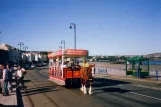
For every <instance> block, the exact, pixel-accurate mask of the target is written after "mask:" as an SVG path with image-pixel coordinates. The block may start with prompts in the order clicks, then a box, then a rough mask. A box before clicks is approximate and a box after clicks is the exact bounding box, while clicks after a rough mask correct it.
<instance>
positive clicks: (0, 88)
mask: <svg viewBox="0 0 161 107" xmlns="http://www.w3.org/2000/svg"><path fill="white" fill-rule="evenodd" d="M2 80H3V70H2V65H1V64H0V93H2V92H3V82H2Z"/></svg>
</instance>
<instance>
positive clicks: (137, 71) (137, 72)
mask: <svg viewBox="0 0 161 107" xmlns="http://www.w3.org/2000/svg"><path fill="white" fill-rule="evenodd" d="M136 74H137V78H139V69H138V70H136Z"/></svg>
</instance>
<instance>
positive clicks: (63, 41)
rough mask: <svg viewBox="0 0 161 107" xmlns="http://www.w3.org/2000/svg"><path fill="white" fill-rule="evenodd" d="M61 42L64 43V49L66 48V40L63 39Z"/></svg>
mask: <svg viewBox="0 0 161 107" xmlns="http://www.w3.org/2000/svg"><path fill="white" fill-rule="evenodd" d="M61 44H64V49H65V40H62V41H61Z"/></svg>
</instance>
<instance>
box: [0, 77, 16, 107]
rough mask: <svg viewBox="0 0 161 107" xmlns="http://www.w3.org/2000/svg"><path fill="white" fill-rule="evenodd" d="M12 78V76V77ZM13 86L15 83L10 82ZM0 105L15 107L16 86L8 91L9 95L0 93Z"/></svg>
mask: <svg viewBox="0 0 161 107" xmlns="http://www.w3.org/2000/svg"><path fill="white" fill-rule="evenodd" d="M13 79H14V77H13ZM12 85H13V86H15V83H12ZM0 107H17V97H16V88H15V87H14V88H13V92H12V93H11V92H10V95H9V96H2V94H0Z"/></svg>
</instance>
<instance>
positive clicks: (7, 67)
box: [6, 65, 13, 92]
mask: <svg viewBox="0 0 161 107" xmlns="http://www.w3.org/2000/svg"><path fill="white" fill-rule="evenodd" d="M6 70H7V71H8V88H9V90H10V91H11V92H13V89H12V73H13V69H12V68H10V66H9V65H7V66H6Z"/></svg>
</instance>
